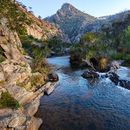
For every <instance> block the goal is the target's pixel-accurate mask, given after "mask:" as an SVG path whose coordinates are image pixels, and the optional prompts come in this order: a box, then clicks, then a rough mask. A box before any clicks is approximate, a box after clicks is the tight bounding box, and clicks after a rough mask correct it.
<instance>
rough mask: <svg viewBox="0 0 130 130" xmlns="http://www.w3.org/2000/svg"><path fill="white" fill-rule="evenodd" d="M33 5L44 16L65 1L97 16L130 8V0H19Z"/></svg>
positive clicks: (34, 9)
mask: <svg viewBox="0 0 130 130" xmlns="http://www.w3.org/2000/svg"><path fill="white" fill-rule="evenodd" d="M17 1H19V2H22V3H23V4H24V5H26V6H27V7H32V11H33V12H34V14H35V15H36V16H39V15H40V16H41V17H42V18H45V17H48V16H51V15H53V14H55V13H56V11H57V10H58V9H60V8H61V6H62V5H63V4H64V3H70V4H72V5H73V6H75V7H76V8H77V9H79V10H81V11H83V12H85V13H88V14H90V15H93V16H95V17H100V16H106V15H111V14H115V13H119V12H121V11H124V10H128V9H129V10H130V0H17Z"/></svg>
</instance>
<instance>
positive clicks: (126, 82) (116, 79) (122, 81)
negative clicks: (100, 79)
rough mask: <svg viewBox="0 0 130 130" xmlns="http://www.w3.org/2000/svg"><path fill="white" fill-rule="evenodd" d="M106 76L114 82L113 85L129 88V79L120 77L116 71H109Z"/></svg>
mask: <svg viewBox="0 0 130 130" xmlns="http://www.w3.org/2000/svg"><path fill="white" fill-rule="evenodd" d="M106 77H109V79H110V80H111V81H112V82H113V83H115V85H120V86H121V87H124V88H127V89H130V81H129V80H125V79H120V77H119V76H118V75H117V74H116V73H114V72H110V73H108V74H107V75H106Z"/></svg>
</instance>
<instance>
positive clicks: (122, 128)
mask: <svg viewBox="0 0 130 130" xmlns="http://www.w3.org/2000/svg"><path fill="white" fill-rule="evenodd" d="M48 62H49V63H50V64H52V65H54V67H55V69H56V70H57V71H56V72H57V73H58V75H59V78H60V81H59V82H60V84H59V86H57V88H56V89H55V91H54V92H53V93H52V94H51V95H50V96H43V97H42V98H41V105H40V107H39V111H38V113H37V116H38V117H40V118H42V120H43V124H42V126H41V128H40V130H130V91H129V90H127V89H124V88H122V87H120V86H115V85H114V84H113V83H112V82H111V81H110V80H109V79H105V78H101V79H97V80H86V79H83V78H82V77H81V74H82V73H83V71H84V70H72V69H71V68H70V66H69V57H55V58H49V59H48ZM118 73H119V75H121V77H122V78H129V76H130V70H129V69H127V68H123V67H122V68H121V69H120V70H119V71H118Z"/></svg>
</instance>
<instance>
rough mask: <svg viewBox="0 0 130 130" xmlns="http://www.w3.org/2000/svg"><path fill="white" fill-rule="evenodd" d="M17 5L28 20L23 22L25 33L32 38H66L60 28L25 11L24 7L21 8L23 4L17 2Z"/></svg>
mask: <svg viewBox="0 0 130 130" xmlns="http://www.w3.org/2000/svg"><path fill="white" fill-rule="evenodd" d="M17 7H18V10H19V11H21V12H22V13H23V14H25V16H26V17H27V19H28V20H29V21H30V22H29V23H25V25H24V27H25V29H26V32H27V35H31V36H33V37H34V38H36V39H39V40H43V41H45V40H48V39H51V38H52V37H54V36H56V37H58V38H60V39H61V40H66V39H67V38H65V36H64V34H63V33H62V31H61V30H59V29H58V28H56V27H55V26H54V25H52V24H50V23H48V22H46V21H44V20H41V18H37V17H36V16H34V14H33V12H31V11H27V9H26V8H23V7H24V6H23V5H21V4H19V3H17Z"/></svg>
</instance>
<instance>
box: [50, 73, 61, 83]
mask: <svg viewBox="0 0 130 130" xmlns="http://www.w3.org/2000/svg"><path fill="white" fill-rule="evenodd" d="M48 80H49V81H50V82H57V81H58V80H59V77H58V74H56V73H54V72H52V73H50V74H48Z"/></svg>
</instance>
